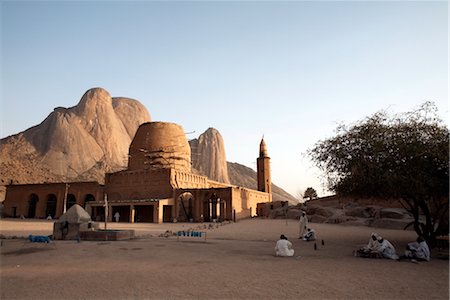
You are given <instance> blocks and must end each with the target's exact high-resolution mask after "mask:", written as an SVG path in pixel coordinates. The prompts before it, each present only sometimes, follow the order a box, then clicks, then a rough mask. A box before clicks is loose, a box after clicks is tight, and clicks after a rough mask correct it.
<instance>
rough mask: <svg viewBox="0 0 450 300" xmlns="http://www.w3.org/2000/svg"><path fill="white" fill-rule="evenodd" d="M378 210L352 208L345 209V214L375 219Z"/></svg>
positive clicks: (359, 207)
mask: <svg viewBox="0 0 450 300" xmlns="http://www.w3.org/2000/svg"><path fill="white" fill-rule="evenodd" d="M376 212H377V210H376V209H375V208H373V207H363V206H352V207H347V206H346V207H345V208H344V214H345V215H346V216H350V217H357V218H373V217H374V216H375V214H376Z"/></svg>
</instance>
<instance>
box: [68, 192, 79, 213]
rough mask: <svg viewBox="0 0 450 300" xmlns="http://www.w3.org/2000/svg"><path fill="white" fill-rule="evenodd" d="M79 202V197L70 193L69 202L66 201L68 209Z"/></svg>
mask: <svg viewBox="0 0 450 300" xmlns="http://www.w3.org/2000/svg"><path fill="white" fill-rule="evenodd" d="M76 203H77V198H75V195H74V194H68V195H67V202H66V211H67V210H69V208H71V207H72V206H74V205H75V204H76Z"/></svg>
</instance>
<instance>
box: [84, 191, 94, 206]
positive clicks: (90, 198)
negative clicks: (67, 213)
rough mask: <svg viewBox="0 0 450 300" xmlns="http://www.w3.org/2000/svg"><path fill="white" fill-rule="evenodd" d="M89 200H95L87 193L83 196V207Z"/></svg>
mask: <svg viewBox="0 0 450 300" xmlns="http://www.w3.org/2000/svg"><path fill="white" fill-rule="evenodd" d="M90 201H95V197H94V195H92V194H87V195H86V197H84V208H86V205H87V204H88V202H90Z"/></svg>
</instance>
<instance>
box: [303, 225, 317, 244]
mask: <svg viewBox="0 0 450 300" xmlns="http://www.w3.org/2000/svg"><path fill="white" fill-rule="evenodd" d="M303 240H304V241H308V242H309V241H315V240H316V231H315V230H314V229H312V228H308V230H307V231H306V233H305V235H304V236H303Z"/></svg>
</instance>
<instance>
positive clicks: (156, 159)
mask: <svg viewBox="0 0 450 300" xmlns="http://www.w3.org/2000/svg"><path fill="white" fill-rule="evenodd" d="M129 155H130V157H129V160H128V170H139V169H168V168H172V169H177V170H181V171H185V172H190V171H191V148H190V146H189V143H188V141H187V139H186V135H185V133H184V130H183V127H181V126H180V125H178V124H174V123H166V122H149V123H144V124H142V125H141V126H139V128H138V130H137V132H136V135H135V136H134V138H133V141H132V142H131V145H130V150H129Z"/></svg>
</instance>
